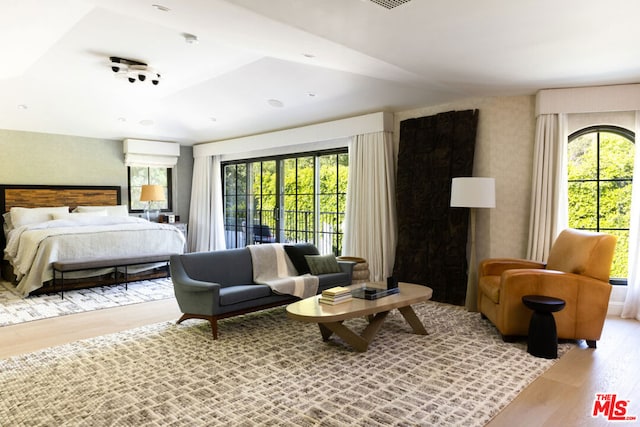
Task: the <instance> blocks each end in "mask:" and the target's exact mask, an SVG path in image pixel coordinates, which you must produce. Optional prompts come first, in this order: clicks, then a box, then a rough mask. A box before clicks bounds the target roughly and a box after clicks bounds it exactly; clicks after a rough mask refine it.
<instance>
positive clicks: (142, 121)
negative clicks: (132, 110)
mask: <svg viewBox="0 0 640 427" xmlns="http://www.w3.org/2000/svg"><path fill="white" fill-rule="evenodd" d="M153 123H154V122H153V120H149V119H146V120H140V124H141V125H142V126H151V125H153Z"/></svg>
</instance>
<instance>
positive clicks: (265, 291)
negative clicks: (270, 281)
mask: <svg viewBox="0 0 640 427" xmlns="http://www.w3.org/2000/svg"><path fill="white" fill-rule="evenodd" d="M270 295H271V288H270V287H269V286H267V285H236V286H228V287H226V288H220V305H231V304H237V303H239V302H243V301H250V300H254V299H258V298H264V297H268V296H270Z"/></svg>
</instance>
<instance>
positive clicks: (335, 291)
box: [318, 286, 351, 305]
mask: <svg viewBox="0 0 640 427" xmlns="http://www.w3.org/2000/svg"><path fill="white" fill-rule="evenodd" d="M347 301H351V290H350V289H349V288H345V287H343V286H336V287H335V288H331V289H327V290H324V291H322V295H321V296H320V298H318V302H320V303H322V304H328V305H336V304H342V303H343V302H347Z"/></svg>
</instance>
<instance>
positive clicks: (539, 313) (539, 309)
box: [522, 295, 566, 359]
mask: <svg viewBox="0 0 640 427" xmlns="http://www.w3.org/2000/svg"><path fill="white" fill-rule="evenodd" d="M522 303H523V304H524V305H525V306H526V307H527V308H530V309H531V310H533V315H532V316H531V322H530V323H529V338H528V342H527V351H528V352H529V354H531V355H533V356H536V357H544V358H545V359H556V358H557V357H558V332H557V330H556V321H555V319H554V318H553V314H551V313H554V312H556V311H560V310H562V309H563V308H564V306H565V304H566V303H565V302H564V300H561V299H560V298H553V297H546V296H543V295H525V296H523V297H522Z"/></svg>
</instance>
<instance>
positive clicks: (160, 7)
mask: <svg viewBox="0 0 640 427" xmlns="http://www.w3.org/2000/svg"><path fill="white" fill-rule="evenodd" d="M151 6H152V7H153V8H154V9H156V10H159V11H160V12H169V11H170V10H171V9H169V8H168V7H167V6H163V5H161V4H152V5H151Z"/></svg>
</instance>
